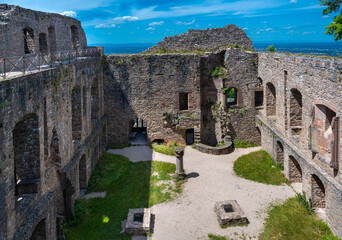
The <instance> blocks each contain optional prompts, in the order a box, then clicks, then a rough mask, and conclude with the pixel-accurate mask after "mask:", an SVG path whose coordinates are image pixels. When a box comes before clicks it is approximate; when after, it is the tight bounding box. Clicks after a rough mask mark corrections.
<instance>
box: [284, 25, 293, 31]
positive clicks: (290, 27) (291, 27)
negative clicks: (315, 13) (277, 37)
mask: <svg viewBox="0 0 342 240" xmlns="http://www.w3.org/2000/svg"><path fill="white" fill-rule="evenodd" d="M295 27H296V26H287V27H283V29H288V30H289V29H293V28H295Z"/></svg>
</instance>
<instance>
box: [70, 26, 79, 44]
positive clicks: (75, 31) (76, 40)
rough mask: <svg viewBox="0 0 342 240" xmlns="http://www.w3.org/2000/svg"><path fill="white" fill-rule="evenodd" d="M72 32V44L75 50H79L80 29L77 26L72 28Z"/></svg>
mask: <svg viewBox="0 0 342 240" xmlns="http://www.w3.org/2000/svg"><path fill="white" fill-rule="evenodd" d="M70 30H71V44H72V48H73V49H77V48H78V47H79V35H78V34H79V33H78V28H77V27H76V26H75V25H72V26H71V27H70Z"/></svg>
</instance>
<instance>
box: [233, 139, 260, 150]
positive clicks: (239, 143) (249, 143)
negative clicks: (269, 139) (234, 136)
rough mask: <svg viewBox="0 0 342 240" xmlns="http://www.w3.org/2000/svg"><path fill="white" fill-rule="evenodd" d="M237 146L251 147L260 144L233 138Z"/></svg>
mask: <svg viewBox="0 0 342 240" xmlns="http://www.w3.org/2000/svg"><path fill="white" fill-rule="evenodd" d="M233 143H234V147H235V148H249V147H257V146H258V145H256V144H254V143H251V142H244V141H240V140H233Z"/></svg>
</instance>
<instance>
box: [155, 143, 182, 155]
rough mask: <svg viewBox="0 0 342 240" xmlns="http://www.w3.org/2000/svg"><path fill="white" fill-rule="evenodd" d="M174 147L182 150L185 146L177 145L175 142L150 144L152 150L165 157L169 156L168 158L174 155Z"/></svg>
mask: <svg viewBox="0 0 342 240" xmlns="http://www.w3.org/2000/svg"><path fill="white" fill-rule="evenodd" d="M176 147H182V148H184V147H185V146H184V145H181V144H177V143H176V142H173V143H162V144H158V143H152V148H153V150H154V151H156V152H159V153H163V154H165V155H170V156H174V155H175V148H176Z"/></svg>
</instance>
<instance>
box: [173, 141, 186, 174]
mask: <svg viewBox="0 0 342 240" xmlns="http://www.w3.org/2000/svg"><path fill="white" fill-rule="evenodd" d="M183 155H184V148H181V147H176V148H175V156H176V158H177V159H176V175H177V177H178V179H179V180H183V179H184V178H185V177H186V174H185V172H184V166H183Z"/></svg>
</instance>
